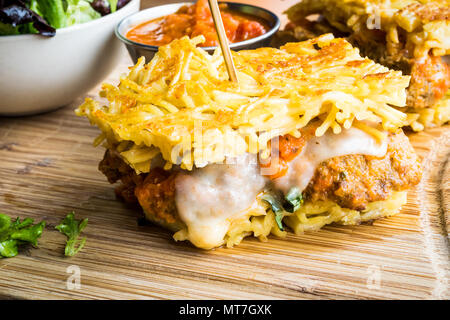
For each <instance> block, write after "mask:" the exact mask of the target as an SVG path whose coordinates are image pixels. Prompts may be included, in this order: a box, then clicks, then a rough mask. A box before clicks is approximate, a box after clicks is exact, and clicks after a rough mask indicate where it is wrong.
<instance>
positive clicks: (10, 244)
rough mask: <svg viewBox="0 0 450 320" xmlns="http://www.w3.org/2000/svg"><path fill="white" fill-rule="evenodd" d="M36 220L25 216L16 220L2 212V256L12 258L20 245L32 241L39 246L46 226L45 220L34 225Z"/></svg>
mask: <svg viewBox="0 0 450 320" xmlns="http://www.w3.org/2000/svg"><path fill="white" fill-rule="evenodd" d="M33 222H34V220H33V219H31V218H25V219H23V220H22V221H20V218H17V219H16V220H15V221H12V220H11V217H9V216H7V215H6V214H3V213H0V258H11V257H14V256H16V255H17V254H18V252H19V246H21V245H24V244H27V243H31V244H32V245H33V246H37V244H38V238H39V237H40V236H41V234H42V231H43V230H44V228H45V221H42V222H40V223H38V224H34V225H33Z"/></svg>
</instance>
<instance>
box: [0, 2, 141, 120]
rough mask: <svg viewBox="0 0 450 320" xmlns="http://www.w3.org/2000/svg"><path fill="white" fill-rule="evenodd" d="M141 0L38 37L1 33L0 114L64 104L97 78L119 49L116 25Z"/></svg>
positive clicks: (117, 57)
mask: <svg viewBox="0 0 450 320" xmlns="http://www.w3.org/2000/svg"><path fill="white" fill-rule="evenodd" d="M139 5H140V0H131V1H130V2H129V3H128V4H127V5H126V6H124V7H123V8H121V9H120V10H118V11H116V12H114V13H112V14H109V15H106V16H104V17H101V18H99V19H96V20H93V21H90V22H87V23H83V24H79V25H75V26H72V27H68V28H63V29H58V30H57V31H56V35H55V36H54V37H52V38H47V37H43V36H40V35H28V34H27V35H13V36H0V115H26V114H35V113H39V112H45V111H50V110H52V109H56V108H59V107H61V106H64V105H67V104H69V103H70V102H72V101H73V100H75V99H76V98H77V97H79V96H80V95H82V94H84V93H86V92H87V91H89V90H90V89H92V88H93V87H95V86H96V85H97V84H98V83H99V82H101V81H102V80H103V79H104V78H105V77H106V76H107V75H108V74H109V73H110V72H111V71H112V70H113V69H114V67H115V66H116V65H117V63H118V62H119V60H120V58H121V53H122V52H123V51H122V50H123V48H122V44H121V43H120V41H119V40H117V38H116V37H115V35H114V28H115V26H116V25H117V23H118V22H119V21H120V20H122V19H123V18H124V17H126V16H128V15H130V14H133V13H135V12H137V11H139Z"/></svg>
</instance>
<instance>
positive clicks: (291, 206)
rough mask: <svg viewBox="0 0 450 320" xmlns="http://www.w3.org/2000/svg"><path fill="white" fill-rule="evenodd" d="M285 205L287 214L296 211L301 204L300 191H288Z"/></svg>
mask: <svg viewBox="0 0 450 320" xmlns="http://www.w3.org/2000/svg"><path fill="white" fill-rule="evenodd" d="M285 200H286V203H285V205H284V208H285V209H286V211H287V212H291V213H292V212H295V211H297V210H298V209H299V208H300V206H301V205H302V203H303V196H302V193H301V192H300V190H299V189H298V188H296V187H294V188H292V189H291V190H289V192H288V193H287V194H286V197H285Z"/></svg>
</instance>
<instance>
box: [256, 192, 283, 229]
mask: <svg viewBox="0 0 450 320" xmlns="http://www.w3.org/2000/svg"><path fill="white" fill-rule="evenodd" d="M261 200H264V201H266V202H267V203H268V204H269V205H270V206H271V207H272V211H273V213H274V214H275V221H276V223H277V226H278V229H280V230H281V231H284V228H283V223H282V220H283V216H284V215H283V211H284V210H283V205H282V204H281V199H279V197H277V196H276V195H274V194H273V193H269V192H266V193H264V194H263V195H262V196H261Z"/></svg>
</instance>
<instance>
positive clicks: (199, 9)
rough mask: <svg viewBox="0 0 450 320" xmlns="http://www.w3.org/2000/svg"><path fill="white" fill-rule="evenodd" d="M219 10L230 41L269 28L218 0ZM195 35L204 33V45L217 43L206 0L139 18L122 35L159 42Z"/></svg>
mask: <svg viewBox="0 0 450 320" xmlns="http://www.w3.org/2000/svg"><path fill="white" fill-rule="evenodd" d="M220 11H221V15H222V20H223V24H224V27H225V31H226V34H227V37H228V40H229V41H230V42H231V43H235V42H240V41H244V40H247V39H252V38H255V37H258V36H260V35H262V34H264V33H266V32H267V31H268V29H269V28H268V26H267V25H265V24H264V23H263V22H262V21H261V20H259V19H258V18H256V17H253V16H250V15H245V14H242V13H237V12H232V11H230V10H229V8H228V7H227V5H226V4H220ZM198 35H203V36H204V37H205V40H206V41H205V42H204V43H203V44H202V46H204V47H212V46H217V45H218V44H219V41H218V39H217V34H216V29H215V27H214V22H213V19H212V16H211V11H210V10H209V6H208V1H207V0H198V1H197V2H196V3H195V4H193V5H190V6H183V7H181V8H180V9H179V10H178V11H177V12H176V13H174V14H170V15H167V16H164V17H161V18H157V19H154V20H150V21H146V22H143V23H141V24H139V25H137V26H135V27H133V28H132V29H130V30H129V31H128V32H127V34H126V37H127V38H128V39H130V40H132V41H135V42H139V43H143V44H148V45H153V46H161V45H165V44H168V43H170V42H171V41H172V40H174V39H179V38H181V37H183V36H189V37H190V38H193V37H195V36H198Z"/></svg>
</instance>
